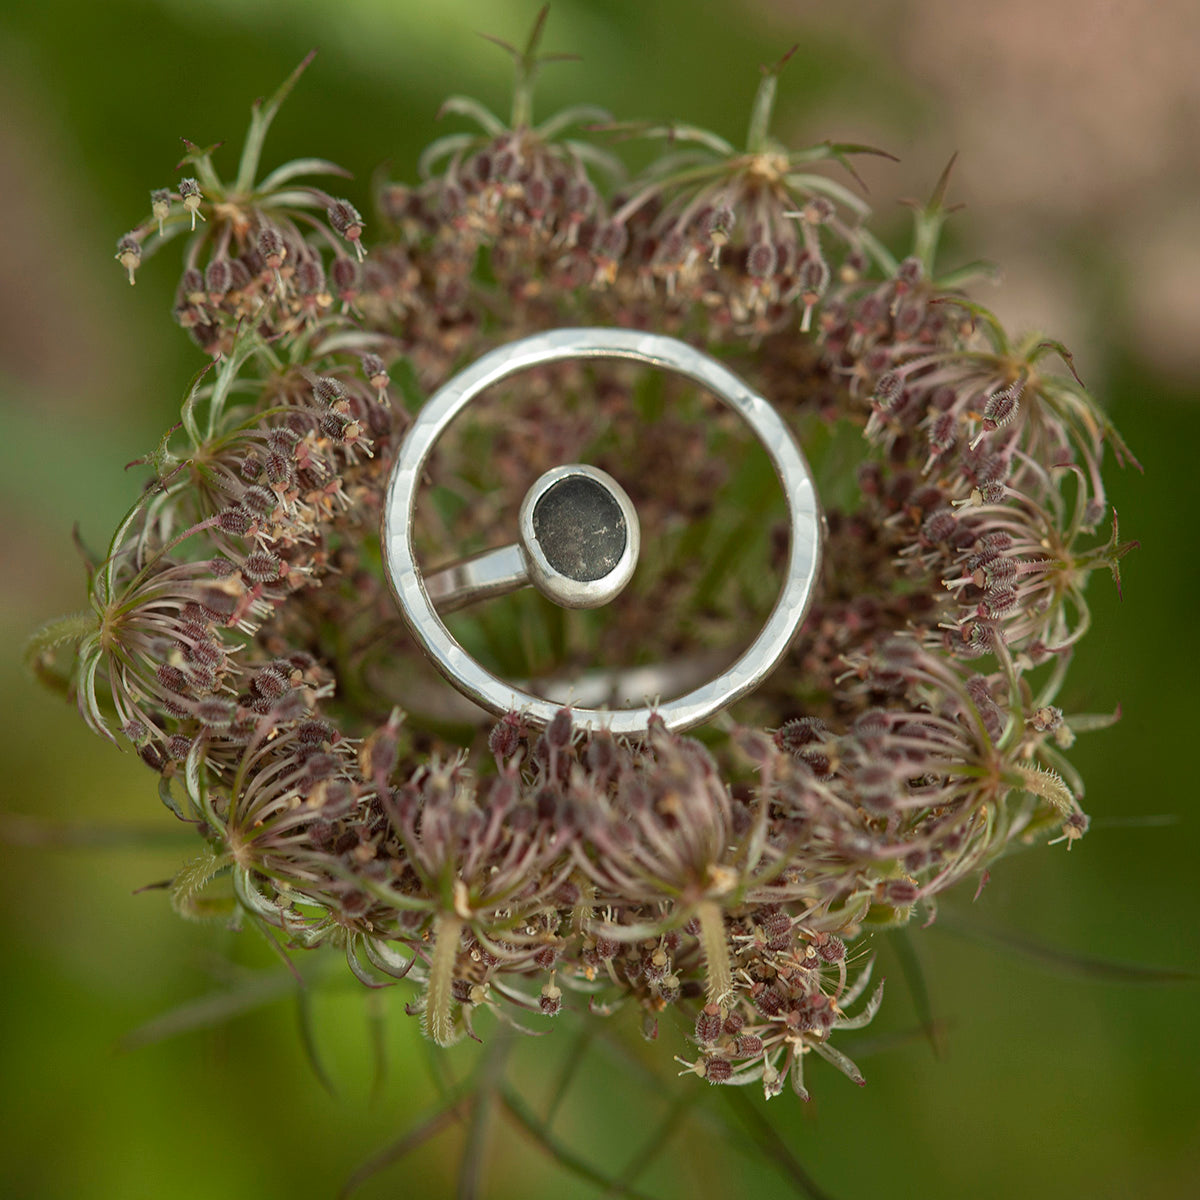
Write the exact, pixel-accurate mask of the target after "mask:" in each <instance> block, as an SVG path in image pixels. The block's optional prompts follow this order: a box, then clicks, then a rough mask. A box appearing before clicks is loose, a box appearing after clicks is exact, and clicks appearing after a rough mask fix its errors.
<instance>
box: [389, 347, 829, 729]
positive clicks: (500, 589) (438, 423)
mask: <svg viewBox="0 0 1200 1200" xmlns="http://www.w3.org/2000/svg"><path fill="white" fill-rule="evenodd" d="M589 358H597V359H625V360H632V361H634V362H639V363H644V364H645V365H647V366H649V367H654V368H658V369H662V370H667V371H673V372H675V373H677V374H680V375H683V376H684V377H686V378H688V379H691V380H692V381H693V382H695V383H697V384H699V385H700V386H701V387H703V388H705V389H707V390H708V391H710V392H712V393H713V394H714V395H715V396H717V397H718V399H720V400H721V401H722V402H723V403H724V404H726V405H727V406H728V407H729V408H731V409H732V410H733V411H734V412H736V413H737V414H738V415H739V416H740V417H741V418H742V419H743V420H744V421H745V422H746V424H747V425H748V426H749V427H750V429H751V430H752V431H753V432H754V433H755V435H756V436H757V437H758V438H759V440H760V441H761V442H762V444H763V447H764V449H765V450H766V452H767V454H768V456H769V457H770V460H771V463H772V465H773V467H774V469H775V473H776V475H777V476H778V478H779V481H780V484H781V486H782V488H783V493H784V498H785V500H786V503H787V508H788V515H789V518H790V522H791V537H790V545H789V551H788V560H787V564H786V567H785V569H784V580H783V586H782V588H781V590H780V593H779V596H778V598H777V600H776V602H775V605H774V607H773V608H772V610H771V613H770V615H769V616H768V618H767V621H766V624H765V625H764V626H763V628H762V630H761V631H760V632H759V634H758V636H757V637H756V638H755V639H754V641H753V642H752V643H751V645H750V646H749V647H748V648H747V649H746V651H745V652H744V653H743V654H742V655H741V656H740V657H739V658H738V659H737V660H736V662H734V663H733V664H732V665H731V666H729V667H728V668H727V669H726V670H724V671H722V672H721V673H720V674H719V675H717V676H716V677H715V678H713V679H711V680H709V681H708V682H707V683H704V684H701V685H700V686H698V687H696V688H693V689H692V690H690V691H688V692H686V693H685V694H683V695H681V696H677V697H675V698H673V699H667V700H659V699H658V698H657V697H646V698H645V699H646V702H645V703H643V704H641V705H639V706H637V707H632V708H604V707H576V708H574V711H573V717H574V721H575V724H576V725H577V726H580V727H587V728H605V729H609V730H611V731H612V732H613V733H616V734H638V733H642V732H644V731H645V729H646V728H647V726H648V724H649V722H650V719H651V717H652V716H657V717H659V718H660V719H661V720H662V721H663V723H664V724H665V725H666V726H667V728H669V729H687V728H691V727H692V726H695V725H699V724H701V723H702V722H704V721H706V720H708V719H709V718H710V717H712V716H714V715H715V714H716V713H718V712H720V711H721V710H722V709H724V708H725V707H727V706H728V705H730V704H732V703H733V702H734V701H735V700H737V699H738V698H739V697H741V696H744V695H746V694H747V693H748V692H751V691H753V690H754V688H755V687H757V686H758V685H759V684H760V683H761V682H762V680H763V679H765V678H766V676H767V675H768V674H769V673H770V672H771V671H772V670H773V669H774V667H775V666H776V665H777V664H778V662H779V660H780V659H781V658H782V657H783V655H784V654H785V653H786V651H787V648H788V646H789V645H790V644H791V641H792V639H793V638H794V636H795V634H796V631H797V630H798V628H799V626H800V624H801V622H802V621H803V619H804V615H805V613H806V612H807V610H808V606H809V603H810V601H811V597H812V592H813V585H814V582H815V579H816V575H817V570H818V568H819V564H820V555H821V514H820V506H819V503H818V499H817V495H816V488H815V486H814V483H813V478H812V474H811V472H810V471H809V468H808V464H807V462H806V461H805V459H804V455H803V454H802V452H801V450H800V448H799V446H798V445H797V443H796V440H795V438H794V436H793V435H792V433H791V431H790V430H789V429H788V427H787V426H786V425H785V424H784V422H783V420H782V418H781V417H780V416H779V414H778V413H777V412H776V411H775V410H774V408H772V406H771V405H770V404H769V403H768V402H767V401H766V400H765V399H764V398H763V397H762V396H760V395H758V394H757V393H755V392H754V391H752V390H751V389H750V388H749V387H747V385H746V384H745V383H743V382H742V380H740V379H739V378H738V377H737V376H736V375H735V374H733V372H731V371H730V370H728V369H727V368H726V367H724V366H723V365H722V364H721V363H719V362H718V361H717V360H716V359H714V358H712V357H710V356H709V355H707V354H704V353H702V352H701V351H699V350H696V349H694V348H693V347H691V346H689V345H687V344H686V343H685V342H681V341H678V340H677V339H675V338H670V337H665V336H662V335H660V334H652V333H643V332H639V331H636V330H630V329H556V330H551V331H549V332H546V333H539V334H535V335H533V336H532V337H527V338H524V339H522V340H520V341H517V342H513V343H510V344H509V345H507V346H501V347H499V348H498V349H496V350H493V351H491V352H490V353H488V354H486V355H484V356H483V357H482V358H480V359H479V360H478V361H476V362H475V363H473V364H471V365H470V366H469V367H467V368H465V369H464V370H463V371H461V372H460V373H459V374H458V375H456V376H455V377H454V378H453V379H451V380H450V381H449V382H447V383H446V384H444V385H443V386H442V387H441V388H439V389H438V391H437V392H435V393H434V395H433V396H431V397H430V399H429V401H428V403H426V405H425V407H424V408H423V409H422V410H421V412H420V413H419V414H418V415H417V418H416V420H415V421H414V423H413V425H412V427H411V428H410V429H409V431H408V434H407V436H406V437H405V439H404V442H403V443H402V445H401V447H400V451H399V454H398V456H397V459H396V462H395V465H394V466H393V468H392V474H391V479H390V480H389V484H388V490H387V496H386V498H385V504H384V512H383V522H382V530H381V544H382V549H383V556H384V564H385V568H386V571H387V574H388V581H389V584H390V586H391V589H392V592H393V595H394V596H395V598H396V601H397V603H398V604H399V606H400V611H401V614H402V615H403V617H404V620H405V622H406V624H407V625H408V627H409V629H410V630H411V631H412V634H413V636H414V637H415V638H416V639H417V642H418V643H419V644H420V646H421V647H422V649H423V650H424V652H425V653H426V654H427V655H428V657H429V659H430V660H431V661H432V662H433V664H434V665H435V666H436V667H437V668H438V670H439V671H441V673H442V674H443V675H444V676H445V677H446V678H447V679H448V680H449V681H450V682H451V683H452V684H453V685H454V686H455V687H456V688H458V690H459V691H460V692H462V693H463V695H464V696H466V697H468V698H469V699H471V700H472V701H474V702H475V703H476V704H479V705H480V706H481V707H483V708H484V709H487V710H488V711H489V712H492V713H494V714H496V715H498V716H500V715H503V714H504V713H506V712H510V711H514V710H515V711H518V712H521V713H522V714H523V715H524V716H525V717H526V719H527V720H529V721H531V722H532V723H534V724H541V725H545V724H548V723H549V722H550V721H551V720H552V719H553V717H554V715H555V713H557V712H558V710H559V708H560V707H561V706H562V702H561V701H555V700H551V699H546V698H544V697H542V696H537V695H533V694H532V693H530V692H527V691H524V690H522V689H521V688H519V687H517V686H515V685H513V684H511V683H506V682H505V681H503V680H501V679H499V678H498V677H496V676H495V675H493V674H492V673H491V672H489V671H487V670H486V669H485V668H484V667H482V666H481V665H480V664H479V663H477V662H476V661H475V660H474V659H473V658H471V657H470V656H469V655H468V654H467V653H466V652H465V651H464V650H463V648H462V647H461V646H460V645H459V644H458V643H457V642H456V641H455V639H454V637H453V636H452V635H451V633H450V631H449V630H448V629H447V628H446V625H445V624H444V623H443V621H442V619H441V616H440V615H439V609H441V610H442V611H449V610H450V609H452V608H454V607H460V606H461V605H462V604H465V603H471V602H473V601H475V600H479V599H484V598H486V597H488V596H495V595H500V594H502V593H504V592H506V591H510V590H512V589H513V588H514V587H519V586H524V585H525V584H526V583H527V582H529V581H530V578H531V575H532V571H531V554H530V549H529V546H528V544H527V543H524V544H518V545H513V546H506V547H501V548H500V549H499V550H492V551H487V552H485V553H484V554H481V555H477V556H476V557H475V558H473V559H469V560H466V561H465V562H462V563H456V564H454V565H453V566H452V567H450V568H447V569H444V570H443V571H441V572H439V573H436V574H434V575H431V576H430V578H429V579H428V580H427V579H426V578H425V577H424V576H423V575H422V573H421V571H420V568H419V565H418V563H417V560H416V552H415V549H414V545H413V517H414V511H415V506H416V496H417V487H418V484H419V482H420V479H421V476H422V473H423V471H424V467H425V463H426V461H427V460H428V458H429V455H430V453H431V452H432V450H433V447H434V445H435V444H436V442H437V440H438V438H440V437H441V435H442V434H443V433H444V432H445V430H446V429H447V427H448V426H449V425H450V423H451V422H452V421H453V420H454V418H455V417H456V416H458V415H459V413H461V412H462V410H463V409H464V408H465V407H466V406H467V405H468V404H469V403H470V402H471V400H472V399H474V398H475V397H476V396H477V395H479V394H480V393H481V392H482V391H484V390H485V389H486V388H488V387H490V386H492V385H493V384H495V383H497V382H499V381H500V380H502V379H505V378H506V377H508V376H509V375H512V374H515V373H516V372H518V371H523V370H527V369H529V368H531V367H536V366H539V365H542V364H545V363H551V362H557V361H562V360H566V359H589ZM567 469H568V470H572V471H581V472H582V471H589V470H592V469H590V468H573V467H572V468H567ZM548 474H549V473H548ZM606 478H607V477H606ZM541 482H542V481H540V480H539V483H541ZM536 486H537V485H535V487H536ZM622 494H623V493H622ZM530 504H531V502H530V499H529V497H527V498H526V504H525V505H523V506H522V516H523V518H524V516H525V515H526V509H527V508H528V507H529V506H530ZM522 524H523V525H524V524H525V522H524V520H523V521H522ZM634 536H635V535H634ZM633 556H634V559H636V545H635V546H634V550H633ZM630 570H631V569H630ZM555 598H556V599H557V597H555ZM558 602H559V603H566V602H565V601H563V600H559V601H558ZM656 672H657V673H656ZM598 674H599V675H601V676H603V675H605V674H606V673H605V672H603V671H601V672H599V673H598ZM624 674H630V676H631V678H630V679H628V680H625V679H621V678H616V677H617V676H622V675H624ZM671 674H672V672H671V671H670V670H669V668H651V671H650V675H649V676H648V678H650V679H661V678H663V677H664V676H667V677H669V676H670V675H671ZM607 675H608V676H609V677H610V682H612V683H615V684H616V686H615V687H612V688H610V694H613V695H620V696H622V697H627V696H629V695H630V692H631V688H632V687H635V686H636V681H635V680H634V679H633V678H632V673H625V672H608V673H607Z"/></svg>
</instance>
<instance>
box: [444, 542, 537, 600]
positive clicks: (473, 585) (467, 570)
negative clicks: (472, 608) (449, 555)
mask: <svg viewBox="0 0 1200 1200" xmlns="http://www.w3.org/2000/svg"><path fill="white" fill-rule="evenodd" d="M529 584H530V578H529V562H528V560H527V559H526V557H525V551H524V550H523V549H522V548H521V547H520V545H518V544H517V543H516V542H513V543H512V545H510V546H498V547H497V548H496V549H494V550H484V551H483V552H482V553H481V554H476V555H475V556H474V557H472V558H464V559H463V560H462V561H461V562H456V563H454V564H453V565H451V566H449V567H443V568H442V570H440V571H437V572H436V573H434V574H433V575H426V576H425V594H426V595H427V596H428V597H429V599H430V600H431V601H432V603H433V606H434V608H436V609H437V610H438V612H440V613H449V612H454V611H455V610H456V609H460V608H466V607H467V605H468V604H476V603H477V602H478V601H480V600H489V599H491V598H492V597H493V596H503V595H506V594H507V593H509V592H514V591H516V590H517V588H522V587H528V586H529Z"/></svg>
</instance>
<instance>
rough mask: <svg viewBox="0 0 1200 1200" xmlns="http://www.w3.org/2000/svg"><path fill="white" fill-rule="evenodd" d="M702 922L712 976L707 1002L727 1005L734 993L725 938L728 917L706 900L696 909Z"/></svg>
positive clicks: (703, 949) (702, 944)
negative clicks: (726, 1002) (726, 918)
mask: <svg viewBox="0 0 1200 1200" xmlns="http://www.w3.org/2000/svg"><path fill="white" fill-rule="evenodd" d="M696 919H697V920H698V921H699V922H700V950H701V952H702V953H703V955H704V964H705V967H706V968H707V969H706V974H707V976H708V986H707V990H706V991H705V998H706V999H707V1001H708V1003H709V1004H718V1005H720V1004H724V1003H725V1001H726V1000H728V998H729V996H730V994H731V993H732V992H733V971H732V969H731V967H730V965H729V943H728V941H726V938H725V914H724V913H723V912H722V911H721V906H720V905H719V904H717V903H716V901H714V900H702V901H701V902H700V904H699V905H698V906H697V908H696Z"/></svg>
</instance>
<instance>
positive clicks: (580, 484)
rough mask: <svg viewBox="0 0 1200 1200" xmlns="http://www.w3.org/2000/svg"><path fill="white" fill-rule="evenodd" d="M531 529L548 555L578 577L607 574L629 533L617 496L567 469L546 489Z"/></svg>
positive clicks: (582, 580)
mask: <svg viewBox="0 0 1200 1200" xmlns="http://www.w3.org/2000/svg"><path fill="white" fill-rule="evenodd" d="M533 532H534V535H535V536H536V537H537V540H538V545H539V546H540V547H541V549H542V553H543V554H544V555H545V556H546V561H547V562H548V563H549V564H550V565H551V566H552V567H553V568H554V570H556V571H557V572H558V573H559V574H560V575H565V576H566V577H567V578H568V579H573V580H575V581H576V582H578V583H591V582H593V581H595V580H597V579H603V578H605V576H607V575H609V574H610V573H611V572H612V571H613V569H614V568H615V567H616V565H617V563H618V562H620V560H621V555H622V554H624V553H625V542H626V539H627V538H628V533H627V531H626V529H625V517H624V515H623V514H622V512H621V506H620V505H619V504H618V503H617V500H616V497H615V496H613V494H612V493H611V492H610V491H609V490H608V488H606V487H605V486H604V485H603V484H602V483H601V482H600V481H599V480H598V479H592V478H591V477H589V476H587V475H568V476H567V477H566V478H565V479H560V480H558V481H557V482H556V483H553V484H551V485H550V487H548V488H547V489H546V491H545V492H544V493H543V494H542V495H541V496H540V497H539V498H538V501H537V504H535V505H534V509H533Z"/></svg>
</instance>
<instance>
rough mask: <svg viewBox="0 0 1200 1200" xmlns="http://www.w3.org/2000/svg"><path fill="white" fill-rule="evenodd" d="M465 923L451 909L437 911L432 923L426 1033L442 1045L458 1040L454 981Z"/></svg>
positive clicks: (426, 999) (426, 994) (426, 993)
mask: <svg viewBox="0 0 1200 1200" xmlns="http://www.w3.org/2000/svg"><path fill="white" fill-rule="evenodd" d="M462 926H463V922H462V918H461V917H460V916H458V915H457V914H455V913H450V912H441V913H438V915H437V917H436V918H435V919H434V923H433V960H432V961H431V962H430V964H429V983H428V985H427V987H426V989H425V1034H426V1036H427V1037H428V1038H430V1039H431V1040H432V1041H434V1042H436V1043H437V1044H438V1045H439V1046H449V1045H452V1044H453V1042H454V1040H455V1034H454V1013H453V1004H454V996H453V993H452V991H451V984H453V982H454V964H455V963H456V962H457V961H458V942H459V938H460V937H461V935H462Z"/></svg>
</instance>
